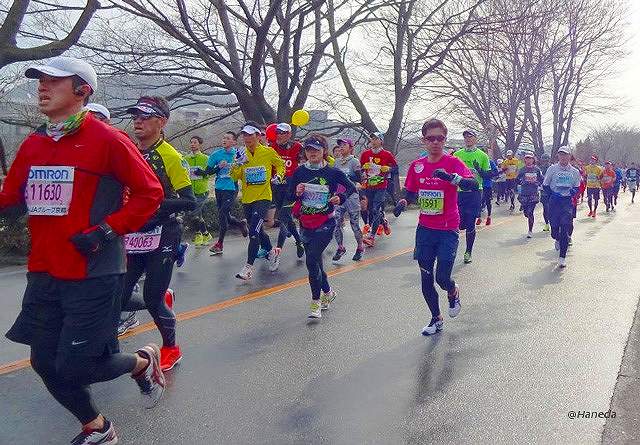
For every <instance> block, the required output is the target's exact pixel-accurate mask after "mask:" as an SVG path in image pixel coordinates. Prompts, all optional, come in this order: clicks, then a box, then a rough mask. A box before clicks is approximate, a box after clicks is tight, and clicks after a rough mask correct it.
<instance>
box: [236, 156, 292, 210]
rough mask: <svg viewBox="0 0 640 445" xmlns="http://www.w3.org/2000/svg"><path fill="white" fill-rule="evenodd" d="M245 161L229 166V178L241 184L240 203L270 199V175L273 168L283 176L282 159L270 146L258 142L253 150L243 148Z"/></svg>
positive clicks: (271, 196)
mask: <svg viewBox="0 0 640 445" xmlns="http://www.w3.org/2000/svg"><path fill="white" fill-rule="evenodd" d="M242 150H244V153H246V156H247V162H245V163H244V164H241V165H237V164H235V165H234V166H233V167H232V168H231V179H233V180H234V181H237V180H240V183H241V185H242V203H243V204H250V203H252V202H255V201H262V200H266V201H271V199H272V198H273V195H272V193H271V177H272V173H273V171H274V170H275V172H276V174H277V175H278V176H280V178H284V161H283V160H282V158H281V157H280V156H278V153H276V151H275V150H274V149H273V148H271V147H267V146H264V145H262V144H258V146H257V147H256V149H255V151H254V152H253V153H251V152H250V151H249V149H246V148H243V149H242Z"/></svg>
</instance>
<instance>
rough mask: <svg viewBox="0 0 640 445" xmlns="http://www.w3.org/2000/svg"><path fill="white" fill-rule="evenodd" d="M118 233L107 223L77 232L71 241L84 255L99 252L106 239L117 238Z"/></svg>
mask: <svg viewBox="0 0 640 445" xmlns="http://www.w3.org/2000/svg"><path fill="white" fill-rule="evenodd" d="M116 236H117V235H116V234H115V233H114V232H113V230H111V227H109V226H108V225H106V224H101V225H99V226H93V227H89V228H88V229H86V230H84V231H83V232H80V233H76V234H75V235H73V236H72V237H71V238H70V241H71V242H72V243H73V245H74V246H75V247H76V249H78V252H80V253H81V254H83V255H89V254H91V253H96V252H99V251H100V250H101V249H102V248H103V247H104V244H105V242H106V241H109V240H110V239H113V238H115V237H116Z"/></svg>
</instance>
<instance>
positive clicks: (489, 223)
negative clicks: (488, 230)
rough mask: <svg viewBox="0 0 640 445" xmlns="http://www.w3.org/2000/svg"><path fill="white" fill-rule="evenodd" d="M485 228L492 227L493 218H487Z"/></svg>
mask: <svg viewBox="0 0 640 445" xmlns="http://www.w3.org/2000/svg"><path fill="white" fill-rule="evenodd" d="M484 225H485V226H490V225H491V217H490V216H487V220H486V221H485V223H484Z"/></svg>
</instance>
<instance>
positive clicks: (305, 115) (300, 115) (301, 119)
mask: <svg viewBox="0 0 640 445" xmlns="http://www.w3.org/2000/svg"><path fill="white" fill-rule="evenodd" d="M291 123H292V124H293V125H295V126H296V127H304V126H305V125H307V124H308V123H309V112H307V111H305V110H296V111H295V112H294V113H293V116H291Z"/></svg>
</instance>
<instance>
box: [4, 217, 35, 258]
mask: <svg viewBox="0 0 640 445" xmlns="http://www.w3.org/2000/svg"><path fill="white" fill-rule="evenodd" d="M30 245H31V241H30V238H29V231H28V230H27V218H26V217H25V216H13V215H11V216H0V262H5V263H7V262H8V263H15V262H22V261H24V258H25V257H26V256H27V254H28V253H29V248H30Z"/></svg>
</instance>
